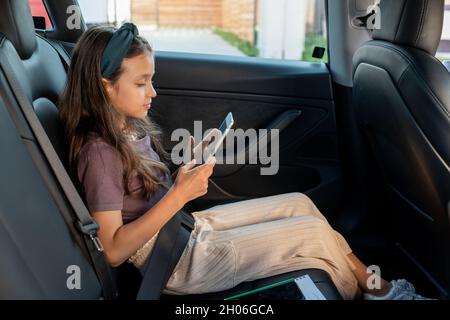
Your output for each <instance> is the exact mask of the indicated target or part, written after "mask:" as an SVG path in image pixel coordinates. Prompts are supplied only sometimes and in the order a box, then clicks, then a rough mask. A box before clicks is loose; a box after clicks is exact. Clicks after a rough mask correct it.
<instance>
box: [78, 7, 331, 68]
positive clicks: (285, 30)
mask: <svg viewBox="0 0 450 320" xmlns="http://www.w3.org/2000/svg"><path fill="white" fill-rule="evenodd" d="M78 3H79V4H80V7H81V10H82V13H83V17H84V20H85V21H86V24H87V25H88V26H89V25H92V24H99V23H100V24H115V25H120V24H121V23H122V22H124V21H132V22H134V23H135V24H136V25H137V26H138V28H139V31H140V34H141V35H143V36H145V37H146V38H147V39H148V40H149V42H150V44H151V45H152V46H153V47H154V49H156V50H163V51H181V52H193V53H210V54H225V55H232V56H250V57H261V58H275V59H289V60H307V61H327V59H328V58H327V54H326V52H327V50H325V55H324V57H323V58H322V59H314V58H312V53H313V50H314V47H315V46H320V47H324V48H326V47H327V40H326V37H327V35H326V16H325V0H276V1H272V0H201V1H199V0H184V1H180V0H98V1H89V0H79V1H78Z"/></svg>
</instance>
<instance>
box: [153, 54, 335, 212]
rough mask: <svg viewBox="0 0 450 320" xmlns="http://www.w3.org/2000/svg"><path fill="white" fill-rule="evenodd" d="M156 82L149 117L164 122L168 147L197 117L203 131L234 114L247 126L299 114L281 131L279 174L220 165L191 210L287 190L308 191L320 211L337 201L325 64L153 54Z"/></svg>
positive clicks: (257, 166) (332, 117)
mask: <svg viewBox="0 0 450 320" xmlns="http://www.w3.org/2000/svg"><path fill="white" fill-rule="evenodd" d="M154 80H155V88H156V90H157V92H158V96H157V98H155V99H154V102H153V106H152V109H151V111H150V117H151V118H152V119H153V120H154V121H155V122H156V123H157V124H158V125H159V126H160V127H161V129H162V131H163V137H164V140H163V144H164V146H165V148H166V150H168V151H169V152H171V150H172V148H173V147H174V146H175V145H176V144H177V143H178V141H171V134H172V132H173V131H174V130H175V129H178V128H185V129H187V130H189V131H190V132H191V134H192V135H194V121H200V120H201V121H202V131H203V132H204V131H206V130H207V129H209V128H216V127H218V126H219V125H220V123H221V121H222V120H223V118H224V117H225V116H226V114H227V113H228V112H230V111H231V112H233V115H234V120H235V126H234V127H233V128H234V129H237V128H240V129H243V130H244V131H245V130H247V129H250V128H253V129H256V130H258V129H264V128H267V127H270V126H271V125H273V124H274V123H277V124H278V122H277V121H278V120H279V119H280V117H284V116H285V115H286V113H287V114H288V115H289V114H290V113H292V112H294V113H295V112H297V113H298V115H295V116H294V117H291V118H290V120H289V119H288V120H289V121H290V123H289V125H288V126H286V127H285V128H284V129H283V130H282V131H280V135H279V150H280V153H279V163H280V166H279V171H278V173H277V174H276V175H272V176H270V175H261V174H260V169H261V166H262V165H261V164H246V165H237V164H217V165H216V167H215V170H214V174H213V176H212V178H211V183H210V188H209V191H208V194H207V195H205V196H203V197H202V198H199V199H197V200H196V201H193V202H192V203H191V207H192V209H194V210H200V209H204V208H207V207H209V206H211V205H214V204H218V203H225V202H230V201H237V200H244V199H250V198H255V197H262V196H269V195H274V194H280V193H285V192H304V193H307V194H309V195H310V196H311V197H312V198H313V200H314V201H315V202H316V203H317V205H318V207H319V208H322V209H324V210H334V209H336V208H337V207H339V206H340V201H341V189H342V188H341V187H342V185H341V174H340V163H339V160H338V152H337V141H336V125H335V113H334V103H333V100H332V90H331V84H330V83H331V81H330V75H329V73H328V70H327V67H326V66H325V65H323V64H317V63H307V62H300V61H279V60H269V59H253V58H235V57H228V56H218V55H217V56H216V55H196V54H183V53H167V52H157V53H156V75H155V79H154ZM224 145H226V142H225V143H224ZM268 150H270V147H269V148H268ZM236 151H238V150H236Z"/></svg>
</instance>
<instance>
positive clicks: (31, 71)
mask: <svg viewBox="0 0 450 320" xmlns="http://www.w3.org/2000/svg"><path fill="white" fill-rule="evenodd" d="M0 32H1V33H2V34H4V35H5V36H6V38H7V40H5V41H3V42H2V43H1V44H0V50H3V51H4V52H5V53H6V55H7V57H8V63H9V64H10V65H11V67H12V68H13V70H14V71H15V73H16V77H17V78H18V80H19V82H20V84H21V85H22V90H23V91H24V93H25V94H26V95H27V97H28V99H29V100H30V101H31V102H32V104H33V106H34V108H35V111H36V114H37V115H38V117H39V119H40V120H41V123H42V125H43V127H44V129H45V131H46V132H47V134H48V135H49V138H50V140H51V141H52V143H53V145H54V146H55V149H56V151H57V152H58V155H59V156H60V157H61V160H63V162H64V159H65V155H64V144H63V141H62V140H61V138H62V130H61V129H62V128H61V126H60V122H59V120H58V109H57V107H56V105H57V101H58V97H59V96H60V95H61V94H62V92H63V90H64V85H65V81H66V71H65V69H64V66H63V65H62V63H61V61H60V58H59V56H58V53H57V51H56V50H55V49H54V48H53V47H52V46H51V45H50V44H49V43H47V42H46V41H45V40H43V39H41V38H39V37H36V35H35V32H34V25H33V19H32V16H31V12H30V8H29V5H28V1H25V0H19V1H15V0H1V1H0Z"/></svg>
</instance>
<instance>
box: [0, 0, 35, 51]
mask: <svg viewBox="0 0 450 320" xmlns="http://www.w3.org/2000/svg"><path fill="white" fill-rule="evenodd" d="M0 32H1V33H3V34H4V35H5V36H6V37H7V38H8V40H9V41H11V42H12V44H13V45H14V47H15V48H16V51H17V53H18V54H19V56H20V57H21V58H22V59H23V60H26V59H28V58H29V57H31V55H32V54H33V52H34V50H35V49H36V35H35V33H34V24H33V17H32V16H31V11H30V6H29V4H28V1H27V0H0Z"/></svg>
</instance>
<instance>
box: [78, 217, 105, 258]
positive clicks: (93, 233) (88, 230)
mask: <svg viewBox="0 0 450 320" xmlns="http://www.w3.org/2000/svg"><path fill="white" fill-rule="evenodd" d="M77 227H78V230H80V231H81V232H82V233H83V234H85V235H88V236H89V238H91V240H92V242H93V243H94V246H95V248H96V249H97V251H100V252H102V251H103V250H104V248H103V245H102V242H101V241H100V238H99V237H98V235H97V231H98V228H99V227H98V224H97V222H95V220H92V221H91V222H90V223H88V224H83V223H82V222H81V221H77Z"/></svg>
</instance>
